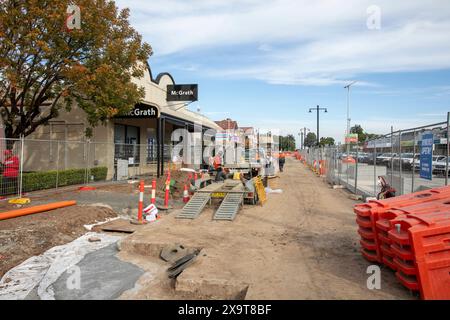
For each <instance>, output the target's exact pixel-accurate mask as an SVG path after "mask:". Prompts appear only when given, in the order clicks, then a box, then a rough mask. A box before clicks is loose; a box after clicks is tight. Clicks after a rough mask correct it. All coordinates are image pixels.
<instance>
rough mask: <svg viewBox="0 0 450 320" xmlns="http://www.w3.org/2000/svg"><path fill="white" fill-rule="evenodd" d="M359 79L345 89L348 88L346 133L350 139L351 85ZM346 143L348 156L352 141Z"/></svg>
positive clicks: (346, 137)
mask: <svg viewBox="0 0 450 320" xmlns="http://www.w3.org/2000/svg"><path fill="white" fill-rule="evenodd" d="M356 82H357V81H353V82H352V83H350V84H348V85H346V86H345V87H344V89H347V132H346V135H345V140H347V139H348V135H349V134H350V87H351V86H352V85H354V84H355V83H356ZM345 144H346V145H347V156H348V155H349V154H350V143H347V141H345Z"/></svg>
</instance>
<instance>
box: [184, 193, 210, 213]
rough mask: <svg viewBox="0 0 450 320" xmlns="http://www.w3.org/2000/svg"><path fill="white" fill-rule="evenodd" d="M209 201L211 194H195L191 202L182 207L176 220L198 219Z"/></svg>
mask: <svg viewBox="0 0 450 320" xmlns="http://www.w3.org/2000/svg"><path fill="white" fill-rule="evenodd" d="M210 199H211V193H201V192H197V193H195V194H194V196H193V197H192V199H191V200H189V202H188V203H187V204H186V205H185V206H184V207H183V210H181V212H180V214H178V215H177V216H176V218H180V219H195V218H197V217H198V215H199V214H200V212H202V210H203V208H205V206H206V204H207V203H208V201H209V200H210Z"/></svg>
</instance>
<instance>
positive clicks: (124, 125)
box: [23, 65, 220, 179]
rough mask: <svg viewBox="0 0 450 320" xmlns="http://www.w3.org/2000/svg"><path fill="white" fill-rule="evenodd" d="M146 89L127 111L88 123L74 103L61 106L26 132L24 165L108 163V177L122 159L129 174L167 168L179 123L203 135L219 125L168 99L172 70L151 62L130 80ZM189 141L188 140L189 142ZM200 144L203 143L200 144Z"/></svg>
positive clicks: (43, 167)
mask: <svg viewBox="0 0 450 320" xmlns="http://www.w3.org/2000/svg"><path fill="white" fill-rule="evenodd" d="M132 81H133V82H134V83H136V84H137V85H138V86H140V87H143V88H144V89H145V97H144V98H143V99H142V101H141V102H140V103H139V104H138V105H136V106H135V108H134V109H133V110H132V111H131V112H130V114H128V115H126V116H121V117H116V118H113V119H110V120H108V121H106V123H105V124H104V125H99V126H97V127H94V128H92V132H91V136H90V138H89V139H88V138H86V134H85V133H86V129H88V128H89V124H88V121H87V117H86V114H85V112H84V111H83V110H81V109H80V108H78V107H77V106H74V107H73V108H72V110H71V111H70V112H66V111H64V112H61V114H60V115H59V116H58V118H56V119H53V120H51V121H50V122H49V124H48V125H47V126H43V127H41V128H38V130H37V131H36V132H35V133H33V134H32V135H30V136H28V137H27V139H26V141H25V145H24V146H25V148H24V155H23V159H24V171H25V172H27V171H28V172H30V171H44V170H65V169H75V168H85V167H88V168H93V167H98V166H101V167H107V168H108V179H111V178H114V177H117V170H118V168H117V166H118V163H120V164H121V165H123V162H124V161H126V162H127V164H128V170H129V172H128V176H132V175H137V174H147V173H156V174H157V175H158V176H160V175H161V174H163V172H164V171H165V168H166V167H167V164H168V163H169V162H171V160H172V159H171V151H172V150H173V148H174V145H175V144H176V143H177V142H174V141H172V139H171V138H172V133H173V132H174V131H175V130H176V129H186V130H188V131H189V132H194V131H196V132H199V133H200V134H201V136H202V137H201V139H203V135H204V134H206V133H207V132H209V134H211V132H214V134H215V132H216V131H217V130H220V127H219V126H218V125H217V124H216V123H215V122H214V121H211V120H210V119H208V118H207V117H205V116H203V115H202V114H200V113H196V112H193V111H190V110H188V109H187V107H186V103H180V102H169V101H167V86H168V85H174V84H175V81H174V79H173V77H172V76H171V75H170V74H169V73H161V74H159V75H158V76H157V77H156V78H154V77H153V75H152V72H151V69H150V66H149V65H147V67H146V70H145V73H144V76H143V77H142V78H139V79H137V78H135V79H133V80H132ZM187 144H188V141H185V147H186V148H189V147H191V146H189V145H187ZM200 147H201V146H200Z"/></svg>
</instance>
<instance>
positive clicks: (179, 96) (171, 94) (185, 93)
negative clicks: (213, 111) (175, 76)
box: [167, 84, 198, 101]
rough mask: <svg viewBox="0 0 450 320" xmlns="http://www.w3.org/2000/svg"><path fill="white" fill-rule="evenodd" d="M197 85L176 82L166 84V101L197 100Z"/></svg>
mask: <svg viewBox="0 0 450 320" xmlns="http://www.w3.org/2000/svg"><path fill="white" fill-rule="evenodd" d="M197 100H198V85H196V84H176V85H171V84H169V85H167V101H197Z"/></svg>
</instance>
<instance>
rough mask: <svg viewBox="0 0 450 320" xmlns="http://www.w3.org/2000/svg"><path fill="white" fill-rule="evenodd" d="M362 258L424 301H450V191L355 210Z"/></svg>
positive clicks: (378, 202) (414, 195)
mask: <svg viewBox="0 0 450 320" xmlns="http://www.w3.org/2000/svg"><path fill="white" fill-rule="evenodd" d="M354 211H355V213H356V215H357V218H356V222H357V224H358V226H359V228H358V233H359V234H360V236H361V240H360V244H361V253H362V255H363V256H364V257H365V258H366V259H367V260H369V261H372V262H379V263H383V264H385V265H386V266H388V267H389V268H391V269H393V270H395V271H396V276H397V278H398V279H399V281H400V282H401V283H402V284H403V285H404V286H406V287H407V288H408V289H410V290H413V291H420V294H421V297H422V298H423V299H450V187H442V188H435V189H431V190H427V191H420V192H416V193H412V194H408V195H404V196H399V197H395V198H389V199H385V200H371V201H369V202H368V203H365V204H359V205H356V206H355V208H354Z"/></svg>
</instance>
